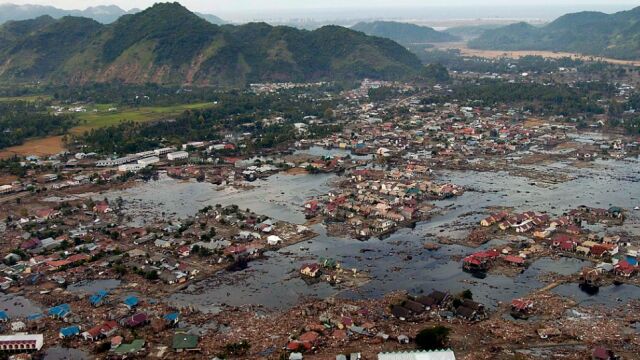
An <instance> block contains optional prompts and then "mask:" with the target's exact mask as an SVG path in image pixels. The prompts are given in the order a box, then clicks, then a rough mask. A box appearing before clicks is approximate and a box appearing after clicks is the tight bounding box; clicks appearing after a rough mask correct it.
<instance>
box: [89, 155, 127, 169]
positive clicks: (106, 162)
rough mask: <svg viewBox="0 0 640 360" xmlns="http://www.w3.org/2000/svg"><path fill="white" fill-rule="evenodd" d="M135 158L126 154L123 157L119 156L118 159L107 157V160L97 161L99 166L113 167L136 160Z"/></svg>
mask: <svg viewBox="0 0 640 360" xmlns="http://www.w3.org/2000/svg"><path fill="white" fill-rule="evenodd" d="M134 160H135V159H134V158H131V157H129V156H125V157H121V158H117V159H113V160H111V159H107V160H98V161H96V166H97V167H111V166H120V165H123V164H126V163H130V162H132V161H134Z"/></svg>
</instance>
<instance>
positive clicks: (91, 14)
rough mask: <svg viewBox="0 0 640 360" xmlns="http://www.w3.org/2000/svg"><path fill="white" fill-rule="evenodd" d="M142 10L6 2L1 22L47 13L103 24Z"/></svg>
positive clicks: (208, 16)
mask: <svg viewBox="0 0 640 360" xmlns="http://www.w3.org/2000/svg"><path fill="white" fill-rule="evenodd" d="M140 11H141V10H140V9H137V8H134V9H131V10H129V11H126V10H124V9H122V8H120V7H118V6H116V5H100V6H90V7H87V8H86V9H84V10H65V9H60V8H57V7H54V6H49V5H34V4H25V5H17V4H12V3H5V4H0V24H4V23H6V22H8V21H21V20H30V19H35V18H38V17H41V16H45V15H48V16H50V17H52V18H54V19H60V18H63V17H65V16H77V17H86V18H91V19H93V20H96V21H98V22H100V23H103V24H110V23H113V22H114V21H116V20H118V18H120V17H121V16H123V15H127V14H135V13H138V12H140ZM195 14H196V15H198V16H199V17H201V18H203V19H205V20H207V21H209V22H210V23H212V24H216V25H221V24H225V23H226V21H224V20H222V19H221V18H219V17H217V16H215V15H212V14H203V13H198V12H196V13H195Z"/></svg>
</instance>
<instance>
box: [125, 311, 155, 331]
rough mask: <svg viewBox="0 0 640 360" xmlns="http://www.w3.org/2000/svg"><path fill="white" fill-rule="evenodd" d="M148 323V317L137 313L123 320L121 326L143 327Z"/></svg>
mask: <svg viewBox="0 0 640 360" xmlns="http://www.w3.org/2000/svg"><path fill="white" fill-rule="evenodd" d="M148 322H149V317H148V316H147V314H145V313H137V314H135V315H133V316H131V317H128V318H126V319H124V321H123V324H124V325H126V326H127V327H130V328H136V327H139V326H144V325H146V324H147V323H148Z"/></svg>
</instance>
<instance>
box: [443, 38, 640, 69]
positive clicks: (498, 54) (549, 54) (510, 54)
mask: <svg viewBox="0 0 640 360" xmlns="http://www.w3.org/2000/svg"><path fill="white" fill-rule="evenodd" d="M433 45H434V46H435V48H437V49H459V50H460V52H461V53H462V55H465V56H478V57H484V58H490V59H495V58H502V57H507V58H514V59H518V58H521V57H523V56H529V55H533V56H542V57H545V58H552V59H558V58H563V57H570V58H574V59H581V60H600V61H604V62H608V63H611V64H619V65H631V66H640V61H631V60H618V59H610V58H604V57H599V56H590V55H581V54H576V53H568V52H556V51H529V50H527V51H503V50H478V49H469V48H468V47H467V44H466V43H463V42H455V43H439V44H433Z"/></svg>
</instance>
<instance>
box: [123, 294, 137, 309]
mask: <svg viewBox="0 0 640 360" xmlns="http://www.w3.org/2000/svg"><path fill="white" fill-rule="evenodd" d="M124 304H125V305H127V306H128V307H134V306H136V305H138V298H137V297H135V296H129V297H128V298H126V299H124Z"/></svg>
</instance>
